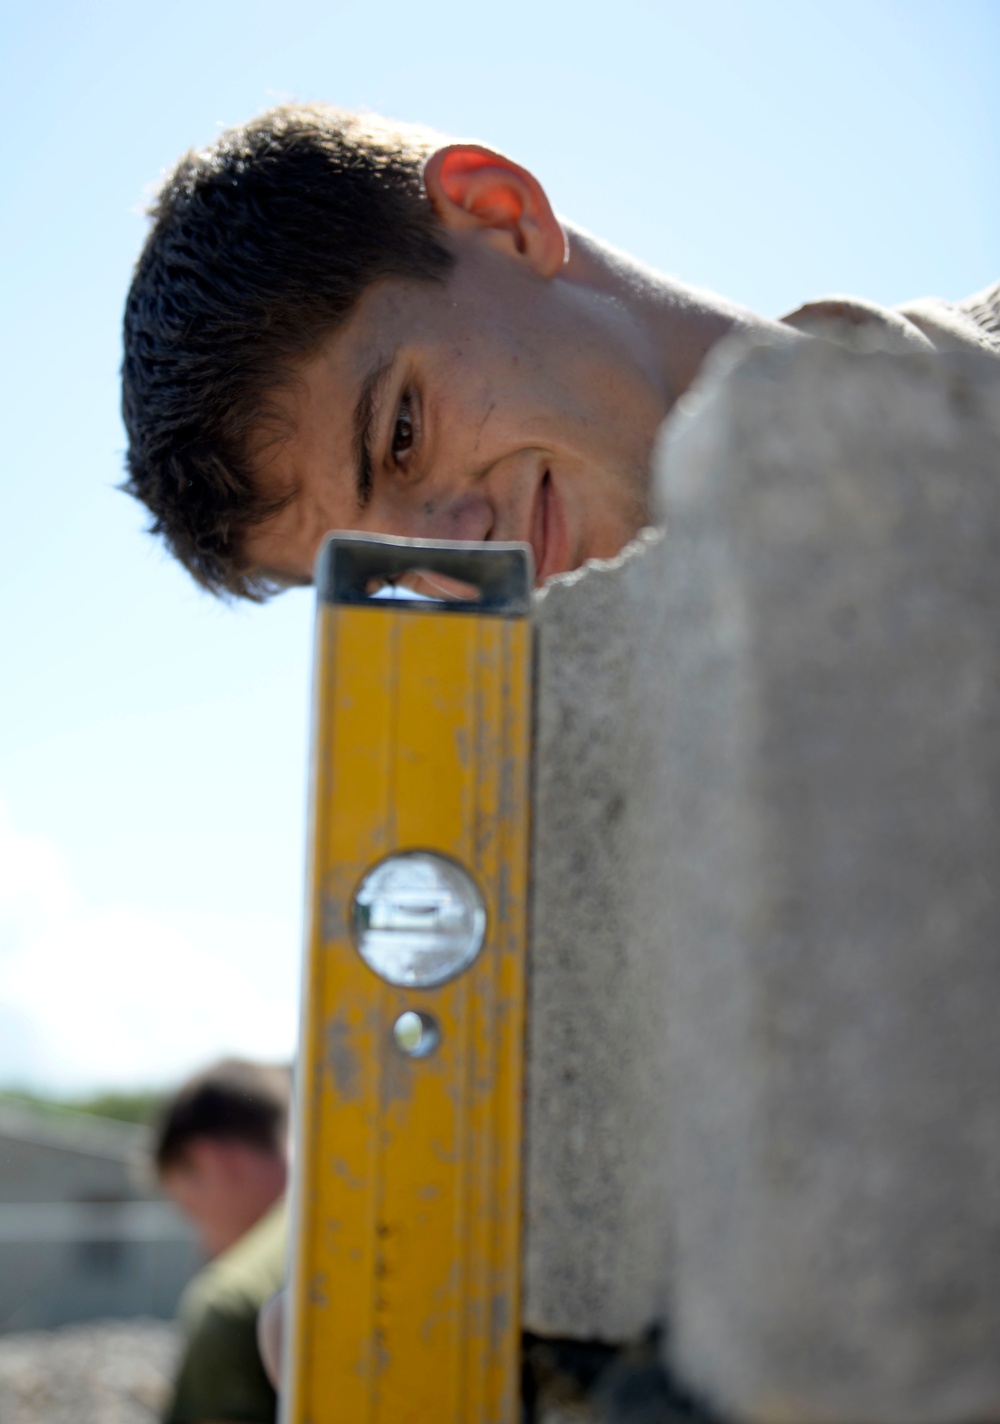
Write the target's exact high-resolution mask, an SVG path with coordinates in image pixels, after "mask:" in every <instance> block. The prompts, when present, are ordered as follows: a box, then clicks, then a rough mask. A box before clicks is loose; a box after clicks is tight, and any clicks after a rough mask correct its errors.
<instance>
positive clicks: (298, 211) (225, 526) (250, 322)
mask: <svg viewBox="0 0 1000 1424" xmlns="http://www.w3.org/2000/svg"><path fill="white" fill-rule="evenodd" d="M442 141H443V140H441V139H440V138H439V136H436V135H433V134H431V133H429V132H428V131H426V130H422V129H416V128H412V127H407V126H405V125H397V124H391V123H389V122H388V121H387V120H384V119H380V118H378V117H377V116H374V115H372V116H367V115H359V114H354V113H350V112H348V111H346V110H340V109H334V108H331V107H329V106H325V105H309V106H305V107H296V106H289V105H284V106H282V107H280V108H277V109H272V110H270V111H269V112H267V113H265V114H262V115H260V116H259V117H258V118H256V119H253V120H252V121H251V122H250V123H248V124H245V125H243V126H242V127H240V128H234V129H230V130H228V131H227V132H225V133H223V134H222V135H221V137H220V138H219V139H218V140H217V141H216V142H215V143H214V144H212V145H211V147H209V148H206V149H203V150H202V151H201V152H199V153H188V154H187V155H186V156H185V157H184V158H182V159H181V161H180V163H179V164H178V165H177V167H176V168H175V169H174V171H173V173H171V174H170V176H169V177H168V178H167V179H166V181H165V183H164V184H163V186H162V188H161V189H160V192H159V195H158V197H157V199H156V201H155V203H154V204H153V206H152V208H151V209H150V217H151V218H152V219H153V226H152V229H151V231H150V233H149V235H148V238H147V240H146V244H145V247H144V248H143V251H142V254H141V255H140V257H139V260H138V263H137V264H136V269H135V274H134V276H133V279H132V286H131V289H130V291H129V294H128V298H127V300H126V304H125V320H124V360H123V363H122V414H123V418H124V421H125V428H126V431H127V433H128V451H127V455H126V466H127V471H128V478H127V480H126V481H125V483H124V485H123V488H124V489H125V490H127V491H128V493H130V494H133V495H135V496H136V498H137V499H140V500H141V501H142V502H143V503H144V504H145V505H146V506H147V507H148V508H149V510H150V511H151V512H152V515H153V522H152V525H151V526H150V532H151V533H153V534H159V535H162V536H163V537H164V539H165V540H166V542H167V545H168V546H169V548H170V550H171V552H172V553H173V554H175V555H176V557H177V558H178V559H179V560H180V561H181V563H182V564H184V566H185V567H186V568H187V569H188V570H189V571H190V572H191V573H192V574H193V575H194V577H195V578H196V579H197V580H198V582H199V583H200V584H202V585H203V586H204V587H206V588H208V589H211V590H212V591H213V592H215V593H226V592H228V593H231V594H237V595H241V596H243V597H248V598H255V599H261V598H263V597H266V595H267V594H268V593H269V592H270V591H272V588H273V585H271V584H269V582H268V580H267V578H266V577H263V576H261V575H259V574H255V573H254V572H253V571H252V570H248V569H247V567H246V566H245V564H244V562H243V560H242V557H241V540H242V536H243V535H244V534H245V532H246V531H247V530H248V529H249V528H250V527H251V526H253V525H254V524H259V523H260V522H261V521H262V520H264V519H267V518H268V517H269V516H270V515H271V514H274V513H276V512H277V511H278V509H280V508H281V507H282V505H283V504H284V503H285V502H286V501H287V499H288V498H289V492H284V493H283V492H281V491H272V492H271V493H270V494H268V493H265V492H264V491H262V490H261V489H259V488H258V486H257V484H256V483H255V479H254V469H255V464H256V462H257V461H258V460H259V459H260V457H261V455H262V454H263V452H264V450H265V449H266V447H267V445H268V444H269V443H270V442H271V441H272V440H274V439H276V438H280V437H281V434H282V431H283V427H282V424H281V420H280V417H279V415H278V413H277V411H276V409H275V407H274V405H273V403H271V402H270V400H269V398H270V396H271V395H272V394H273V393H274V392H275V391H276V390H278V389H280V388H281V387H283V386H286V385H288V384H289V383H290V382H291V381H292V380H293V379H294V375H295V371H296V369H297V367H298V365H299V363H301V361H302V360H304V359H305V358H306V357H307V356H309V355H310V354H312V352H314V351H315V350H316V349H317V348H318V346H319V345H320V343H321V342H322V341H323V340H324V339H325V337H326V336H327V335H328V334H329V333H330V332H331V331H333V330H335V329H336V328H337V327H338V326H339V325H341V323H343V322H344V321H345V320H346V318H347V317H348V315H349V314H350V312H351V310H352V309H353V307H354V305H355V303H356V302H357V300H358V298H359V297H360V296H361V294H362V292H363V291H364V290H365V289H366V287H368V286H369V285H370V284H371V283H372V282H374V281H376V280H377V279H379V278H381V277H409V278H419V279H425V280H428V279H430V280H432V279H437V280H443V279H444V277H445V276H446V274H447V272H448V271H449V269H450V267H451V264H452V256H451V253H450V252H449V250H448V248H447V247H445V245H444V244H443V242H442V240H441V239H442V233H443V229H442V228H441V226H440V223H439V222H438V219H437V217H436V215H435V213H434V210H433V208H432V206H431V204H430V201H429V200H428V198H427V196H426V194H425V193H424V189H423V184H422V181H421V173H422V166H423V162H424V160H425V159H426V157H427V156H428V155H429V154H430V153H431V152H433V150H434V148H435V147H437V146H439V144H440V143H441V142H442Z"/></svg>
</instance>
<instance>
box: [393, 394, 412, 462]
mask: <svg viewBox="0 0 1000 1424" xmlns="http://www.w3.org/2000/svg"><path fill="white" fill-rule="evenodd" d="M413 438H414V432H413V410H412V399H411V397H410V395H409V393H407V394H406V395H405V396H404V397H403V399H402V400H401V401H400V403H399V410H398V411H397V412H396V423H395V425H394V426H393V427H392V440H391V442H390V445H389V452H390V454H391V456H392V459H393V463H394V464H397V465H399V464H405V463H406V457H407V455H408V454H409V453H410V451H411V450H412V448H413Z"/></svg>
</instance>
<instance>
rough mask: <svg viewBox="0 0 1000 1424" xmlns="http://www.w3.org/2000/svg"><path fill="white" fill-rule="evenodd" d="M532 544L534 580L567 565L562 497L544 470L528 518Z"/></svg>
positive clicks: (559, 571) (563, 570) (563, 569)
mask: <svg viewBox="0 0 1000 1424" xmlns="http://www.w3.org/2000/svg"><path fill="white" fill-rule="evenodd" d="M530 542H531V547H532V550H533V551H534V555H535V584H536V585H539V584H543V583H544V582H545V581H546V579H550V578H552V576H553V575H554V574H562V573H565V572H566V570H567V568H568V567H569V559H568V541H567V536H566V522H565V519H564V518H563V508H562V501H561V500H560V498H559V495H558V493H557V491H556V488H555V485H554V483H553V480H552V473H551V471H550V470H546V471H545V474H544V475H543V476H542V480H541V483H540V484H539V486H538V493H537V495H536V496H535V507H534V510H533V512H532V519H531V540H530Z"/></svg>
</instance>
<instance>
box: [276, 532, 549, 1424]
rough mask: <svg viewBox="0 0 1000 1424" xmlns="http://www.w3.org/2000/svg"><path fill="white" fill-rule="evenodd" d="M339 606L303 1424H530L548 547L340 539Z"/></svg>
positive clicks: (323, 608) (309, 989)
mask: <svg viewBox="0 0 1000 1424" xmlns="http://www.w3.org/2000/svg"><path fill="white" fill-rule="evenodd" d="M414 568H419V569H421V570H430V571H431V572H432V573H433V574H435V575H444V576H445V578H446V579H450V580H452V581H453V583H452V587H457V588H459V589H460V590H463V591H464V592H465V593H466V594H467V595H468V596H466V597H462V598H458V599H453V600H449V601H442V602H434V601H431V600H429V599H427V598H422V597H416V598H414V597H413V596H412V594H411V595H410V596H409V598H404V599H398V598H395V597H391V596H390V597H385V595H386V594H389V595H392V594H393V591H394V590H393V587H392V585H393V584H394V583H395V582H396V580H397V579H398V576H399V575H401V574H402V573H404V571H406V570H412V569H414ZM317 585H318V596H319V612H318V626H317V651H316V692H315V699H316V701H315V714H314V715H315V724H314V750H313V769H312V812H311V815H312V834H311V851H310V855H311V888H310V906H309V909H310V930H309V939H308V945H307V959H306V979H305V987H304V1009H303V1036H302V1045H301V1057H300V1068H299V1083H298V1101H297V1109H296V1111H297V1128H296V1131H297V1140H296V1154H297V1155H296V1164H295V1169H294V1188H293V1201H294V1207H293V1221H294V1229H293V1238H294V1247H293V1263H292V1276H291V1289H290V1297H291V1301H290V1317H291V1318H290V1322H289V1330H288V1337H287V1339H288V1343H287V1347H286V1354H285V1380H284V1389H283V1392H282V1393H283V1399H282V1411H283V1412H282V1419H283V1421H284V1424H515V1421H516V1419H517V1417H518V1411H519V1388H518V1383H519V1381H518V1355H519V1341H520V1302H519V1286H520V1252H521V1244H520V1230H521V1227H520V1195H521V1108H522V1066H523V1064H522V1060H523V1040H524V994H525V970H524V948H525V906H526V898H527V873H528V815H529V786H528V775H529V754H530V714H531V707H530V704H531V629H530V621H529V615H530V596H531V587H532V569H531V558H530V551H529V550H528V549H526V548H525V547H524V546H522V545H497V544H493V545H461V544H450V545H430V544H426V543H424V542H422V541H406V540H379V539H372V538H368V537H366V536H362V535H343V536H342V535H333V536H331V537H330V539H329V540H328V541H327V543H326V545H325V547H324V550H323V553H322V554H321V557H320V562H319V564H318V566H317ZM399 592H400V593H401V594H405V592H406V590H405V589H404V588H402V587H401V588H400V589H399Z"/></svg>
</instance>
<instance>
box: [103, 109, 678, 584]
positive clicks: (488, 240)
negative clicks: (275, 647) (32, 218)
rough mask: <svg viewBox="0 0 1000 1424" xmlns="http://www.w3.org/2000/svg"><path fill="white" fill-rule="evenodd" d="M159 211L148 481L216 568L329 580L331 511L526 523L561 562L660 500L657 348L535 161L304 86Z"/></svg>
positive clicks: (141, 488)
mask: <svg viewBox="0 0 1000 1424" xmlns="http://www.w3.org/2000/svg"><path fill="white" fill-rule="evenodd" d="M152 216H153V227H152V230H151V232H150V235H149V238H148V241H147V243H146V247H145V250H144V252H143V254H142V256H141V257H140V259H139V262H138V265H137V268H136V272H135V277H134V281H133V284H132V289H131V292H130V294H129V298H128V303H127V306H126V311H125V359H124V364H123V410H124V417H125V423H126V426H127V429H128V435H129V450H128V469H129V480H128V483H127V486H126V488H128V489H129V490H130V491H131V492H132V493H133V494H135V495H137V496H138V497H139V498H140V499H142V500H143V501H144V502H145V503H146V504H147V505H148V507H149V508H150V510H151V511H152V513H153V516H154V524H153V528H154V531H155V532H158V533H160V534H162V535H163V536H164V537H165V538H166V540H167V542H168V543H169V545H170V547H171V549H172V550H173V552H174V553H175V554H176V555H177V557H178V558H180V559H181V561H182V562H183V563H184V564H185V565H186V566H187V567H188V568H189V569H190V571H191V572H192V573H193V574H194V576H195V577H196V578H197V579H198V580H199V581H200V582H202V583H203V584H205V585H206V586H207V587H209V588H212V589H214V590H216V591H228V592H231V593H236V594H242V595H246V596H250V597H260V596H262V595H263V594H265V593H266V592H268V591H269V590H270V589H273V588H275V587H279V586H282V585H285V584H288V583H301V582H308V581H309V579H310V577H311V571H312V564H313V559H314V557H315V554H316V551H317V548H318V545H319V543H320V540H321V538H322V536H323V534H324V533H326V532H327V531H328V530H329V529H331V528H338V529H360V530H366V531H368V532H375V533H387V534H401V535H404V536H420V537H430V538H463V539H465V538H467V539H524V540H526V541H528V542H530V543H531V544H532V545H533V547H534V549H535V557H536V564H537V566H538V568H539V571H540V574H541V576H543V577H545V576H548V575H550V574H552V573H557V572H561V571H563V570H564V569H568V568H572V567H576V566H577V565H578V564H580V563H581V562H583V560H584V559H586V558H589V557H595V556H606V555H610V554H613V553H616V552H617V551H618V549H619V548H620V547H621V546H622V544H623V543H625V542H626V541H627V540H628V538H630V537H631V536H632V534H634V533H635V532H636V530H637V529H638V528H639V527H640V526H641V524H642V523H643V522H644V521H645V519H646V513H647V510H646V494H647V489H646V486H647V475H646V470H647V461H648V455H649V451H650V448H651V445H652V441H653V438H654V435H655V431H656V428H657V425H658V423H659V421H660V419H662V416H663V415H664V413H665V411H666V409H667V407H668V405H669V399H668V394H667V392H666V391H665V390H664V386H663V380H662V376H661V373H660V370H659V366H658V362H657V359H656V356H655V353H654V351H653V350H652V349H651V346H650V343H649V339H648V336H647V334H646V333H645V331H644V330H643V329H642V328H641V326H640V325H639V324H637V322H636V321H635V320H634V318H633V317H632V316H631V315H630V314H629V312H628V311H627V309H626V306H625V304H623V303H622V302H621V301H620V300H617V299H616V298H615V296H614V295H613V294H609V293H608V292H607V291H601V290H599V289H598V288H596V287H595V286H593V285H592V284H588V283H587V282H586V281H582V280H580V273H579V272H578V271H577V270H576V269H575V268H574V267H573V264H572V263H571V264H568V265H567V262H566V257H567V242H566V236H565V232H564V230H563V228H562V226H561V224H560V223H559V221H558V219H557V218H556V216H555V214H554V213H553V211H552V208H551V206H550V204H549V201H548V198H547V197H546V194H545V192H544V190H543V189H542V187H541V185H540V184H539V183H538V182H537V180H536V179H535V178H534V177H533V176H532V175H531V174H530V173H528V172H527V170H525V169H523V168H521V167H520V166H519V165H517V164H515V163H513V162H512V161H511V160H509V159H507V158H505V157H503V156H502V155H500V154H497V153H495V152H494V151H492V150H490V149H487V148H484V147H482V146H481V145H477V144H467V143H466V144H454V143H449V142H447V141H446V140H444V139H442V138H441V137H439V136H436V135H433V134H430V133H428V132H426V131H423V130H418V129H411V128H406V127H405V126H399V125H392V124H389V123H388V122H387V121H385V120H381V119H377V118H374V117H372V118H369V117H364V118H361V117H359V116H357V115H352V114H347V113H344V112H342V111H338V110H335V109H330V108H325V107H313V108H306V109H302V108H281V109H277V110H273V111H271V112H270V113H268V114H265V115H263V116H261V117H260V118H259V119H256V120H254V121H253V122H252V123H250V124H248V125H246V126H245V127H244V128H241V129H236V130H232V131H230V132H229V133H227V134H224V135H223V136H222V137H221V138H220V139H219V141H218V142H217V143H216V144H215V145H213V147H212V148H210V149H208V150H205V151H203V152H201V153H198V154H189V155H188V156H187V157H186V158H185V159H183V160H182V162H181V163H180V165H179V166H178V168H177V169H176V171H175V172H174V174H173V175H172V176H171V177H170V178H169V179H168V180H167V182H166V184H165V185H164V187H163V189H162V191H161V194H160V197H159V199H158V201H157V204H156V206H155V207H154V209H153V212H152Z"/></svg>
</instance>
